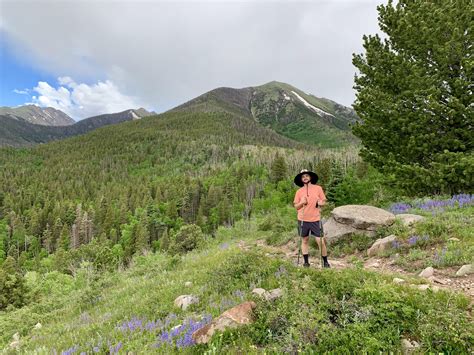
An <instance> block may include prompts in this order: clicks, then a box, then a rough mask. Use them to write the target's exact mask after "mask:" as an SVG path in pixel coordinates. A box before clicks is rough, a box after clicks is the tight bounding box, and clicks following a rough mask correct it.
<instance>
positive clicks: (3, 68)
mask: <svg viewBox="0 0 474 355" xmlns="http://www.w3.org/2000/svg"><path fill="white" fill-rule="evenodd" d="M38 81H46V82H54V81H56V78H55V77H54V76H53V75H51V74H49V73H47V72H44V71H42V70H40V69H38V68H35V67H34V65H33V63H29V62H28V61H27V60H26V59H24V58H19V57H16V56H15V54H14V53H13V52H12V51H11V49H10V48H9V46H8V45H7V43H6V41H5V34H4V33H2V32H0V106H18V105H22V104H24V103H25V102H29V101H31V94H33V95H34V93H31V92H30V93H29V94H28V95H22V94H17V93H15V92H14V90H15V89H16V90H24V89H32V88H33V87H35V86H36V85H37V84H38Z"/></svg>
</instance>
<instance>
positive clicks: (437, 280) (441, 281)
mask: <svg viewBox="0 0 474 355" xmlns="http://www.w3.org/2000/svg"><path fill="white" fill-rule="evenodd" d="M428 279H429V280H430V281H431V282H433V283H437V284H441V285H447V284H448V281H446V280H443V279H439V278H437V277H434V276H431V277H428Z"/></svg>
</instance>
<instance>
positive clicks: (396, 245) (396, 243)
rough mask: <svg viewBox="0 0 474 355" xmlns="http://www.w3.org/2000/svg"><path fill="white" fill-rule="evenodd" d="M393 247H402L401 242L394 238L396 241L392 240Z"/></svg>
mask: <svg viewBox="0 0 474 355" xmlns="http://www.w3.org/2000/svg"><path fill="white" fill-rule="evenodd" d="M392 248H393V249H398V248H400V243H399V242H398V241H396V240H394V241H393V242H392Z"/></svg>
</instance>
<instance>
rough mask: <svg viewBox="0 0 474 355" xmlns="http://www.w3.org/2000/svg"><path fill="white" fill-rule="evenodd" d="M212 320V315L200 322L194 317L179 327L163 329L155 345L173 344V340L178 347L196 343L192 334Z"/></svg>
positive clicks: (156, 346)
mask: <svg viewBox="0 0 474 355" xmlns="http://www.w3.org/2000/svg"><path fill="white" fill-rule="evenodd" d="M211 320H212V316H211V315H206V316H204V317H203V319H202V320H201V321H199V322H196V321H195V320H193V319H187V320H185V321H184V323H183V324H182V325H180V326H179V327H175V328H174V329H172V330H171V331H165V330H164V331H163V332H162V333H161V334H160V335H159V336H158V341H157V342H156V343H155V344H154V345H153V346H154V347H155V348H159V347H161V346H162V345H163V344H173V340H174V339H176V340H175V345H176V347H178V348H183V347H188V346H192V345H194V344H195V343H194V340H193V338H192V334H193V333H194V332H195V331H196V330H198V329H200V328H202V327H203V326H205V325H206V324H209V323H210V322H211Z"/></svg>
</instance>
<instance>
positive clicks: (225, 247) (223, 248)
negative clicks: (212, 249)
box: [219, 243, 229, 250]
mask: <svg viewBox="0 0 474 355" xmlns="http://www.w3.org/2000/svg"><path fill="white" fill-rule="evenodd" d="M219 248H221V249H222V250H225V249H228V248H229V243H222V244H221V245H220V246H219Z"/></svg>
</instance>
